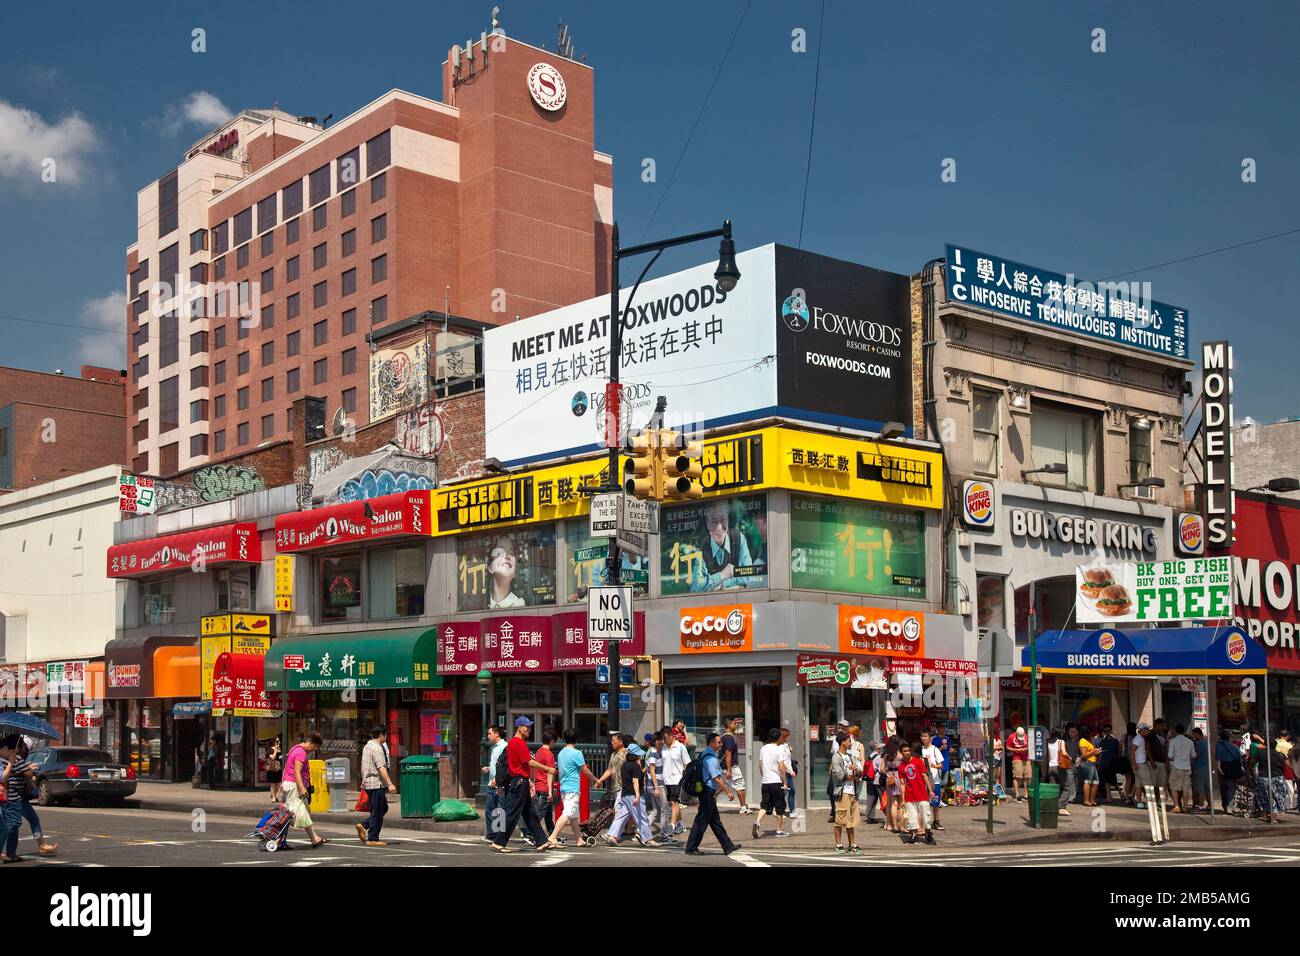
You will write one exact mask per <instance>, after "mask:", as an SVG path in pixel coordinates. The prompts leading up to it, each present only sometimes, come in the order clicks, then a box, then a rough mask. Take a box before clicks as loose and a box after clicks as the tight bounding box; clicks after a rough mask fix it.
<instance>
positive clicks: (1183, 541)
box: [1178, 512, 1205, 554]
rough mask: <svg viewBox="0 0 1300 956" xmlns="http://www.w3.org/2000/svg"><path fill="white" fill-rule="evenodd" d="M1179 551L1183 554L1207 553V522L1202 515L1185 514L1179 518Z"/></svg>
mask: <svg viewBox="0 0 1300 956" xmlns="http://www.w3.org/2000/svg"><path fill="white" fill-rule="evenodd" d="M1178 550H1179V551H1180V552H1181V553H1183V554H1202V553H1204V551H1205V521H1204V519H1202V518H1201V516H1200V515H1198V514H1194V513H1192V512H1184V513H1183V514H1181V515H1179V517H1178Z"/></svg>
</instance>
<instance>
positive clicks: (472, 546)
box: [456, 525, 555, 611]
mask: <svg viewBox="0 0 1300 956" xmlns="http://www.w3.org/2000/svg"><path fill="white" fill-rule="evenodd" d="M456 579H457V582H458V594H457V599H456V607H457V609H458V610H461V611H498V610H510V609H513V608H521V607H536V606H539V605H546V604H554V603H555V526H554V525H545V526H543V527H540V528H516V529H514V530H512V531H509V532H491V533H489V534H476V535H466V536H464V537H461V538H458V539H457V540H456Z"/></svg>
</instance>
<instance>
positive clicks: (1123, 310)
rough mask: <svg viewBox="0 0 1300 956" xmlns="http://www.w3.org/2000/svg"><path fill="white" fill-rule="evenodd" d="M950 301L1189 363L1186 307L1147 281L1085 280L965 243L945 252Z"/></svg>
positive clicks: (949, 248) (948, 248)
mask: <svg viewBox="0 0 1300 956" xmlns="http://www.w3.org/2000/svg"><path fill="white" fill-rule="evenodd" d="M947 273H948V284H947V288H948V301H950V302H960V303H963V304H966V305H974V306H978V307H979V308H981V309H988V310H989V311H991V312H997V313H999V314H1001V315H1008V316H1011V317H1012V318H1016V319H1023V320H1025V321H1027V322H1035V323H1038V324H1041V325H1048V326H1052V327H1053V328H1057V329H1061V330H1063V331H1066V332H1074V333H1075V334H1078V335H1085V336H1087V337H1089V338H1093V339H1101V340H1102V341H1105V342H1110V343H1111V344H1113V345H1121V346H1125V347H1127V348H1135V349H1141V350H1142V351H1144V352H1154V353H1155V354H1157V355H1163V356H1166V357H1168V358H1176V359H1186V358H1187V310H1186V309H1180V308H1178V307H1177V306H1173V305H1167V304H1165V303H1164V302H1157V301H1155V300H1154V299H1152V298H1151V295H1150V291H1151V290H1150V285H1151V284H1150V283H1149V282H1127V281H1123V282H1082V281H1080V280H1079V279H1078V278H1077V277H1075V276H1074V275H1061V274H1060V273H1057V272H1048V271H1047V270H1045V269H1039V268H1037V267H1035V266H1027V265H1025V264H1023V263H1020V262H1014V261H1012V260H1011V259H1003V258H1001V257H999V256H994V255H990V254H988V253H986V252H977V251H975V250H974V249H969V248H966V247H965V246H952V245H950V246H948V247H947Z"/></svg>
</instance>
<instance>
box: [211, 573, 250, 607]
mask: <svg viewBox="0 0 1300 956" xmlns="http://www.w3.org/2000/svg"><path fill="white" fill-rule="evenodd" d="M256 580H257V568H236V569H233V570H231V569H225V570H221V571H218V572H217V610H218V611H251V610H252V609H253V606H254V602H255V593H254V586H255V584H254V582H256Z"/></svg>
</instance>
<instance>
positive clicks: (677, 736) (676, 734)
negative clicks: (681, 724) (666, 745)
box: [672, 727, 686, 746]
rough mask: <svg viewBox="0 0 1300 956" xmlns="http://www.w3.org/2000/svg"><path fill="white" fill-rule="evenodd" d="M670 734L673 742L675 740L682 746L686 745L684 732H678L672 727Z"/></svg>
mask: <svg viewBox="0 0 1300 956" xmlns="http://www.w3.org/2000/svg"><path fill="white" fill-rule="evenodd" d="M672 734H673V740H676V741H677V742H679V743H680V744H682V745H683V746H685V745H686V731H684V730H678V729H677V728H676V727H674V728H673V730H672Z"/></svg>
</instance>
